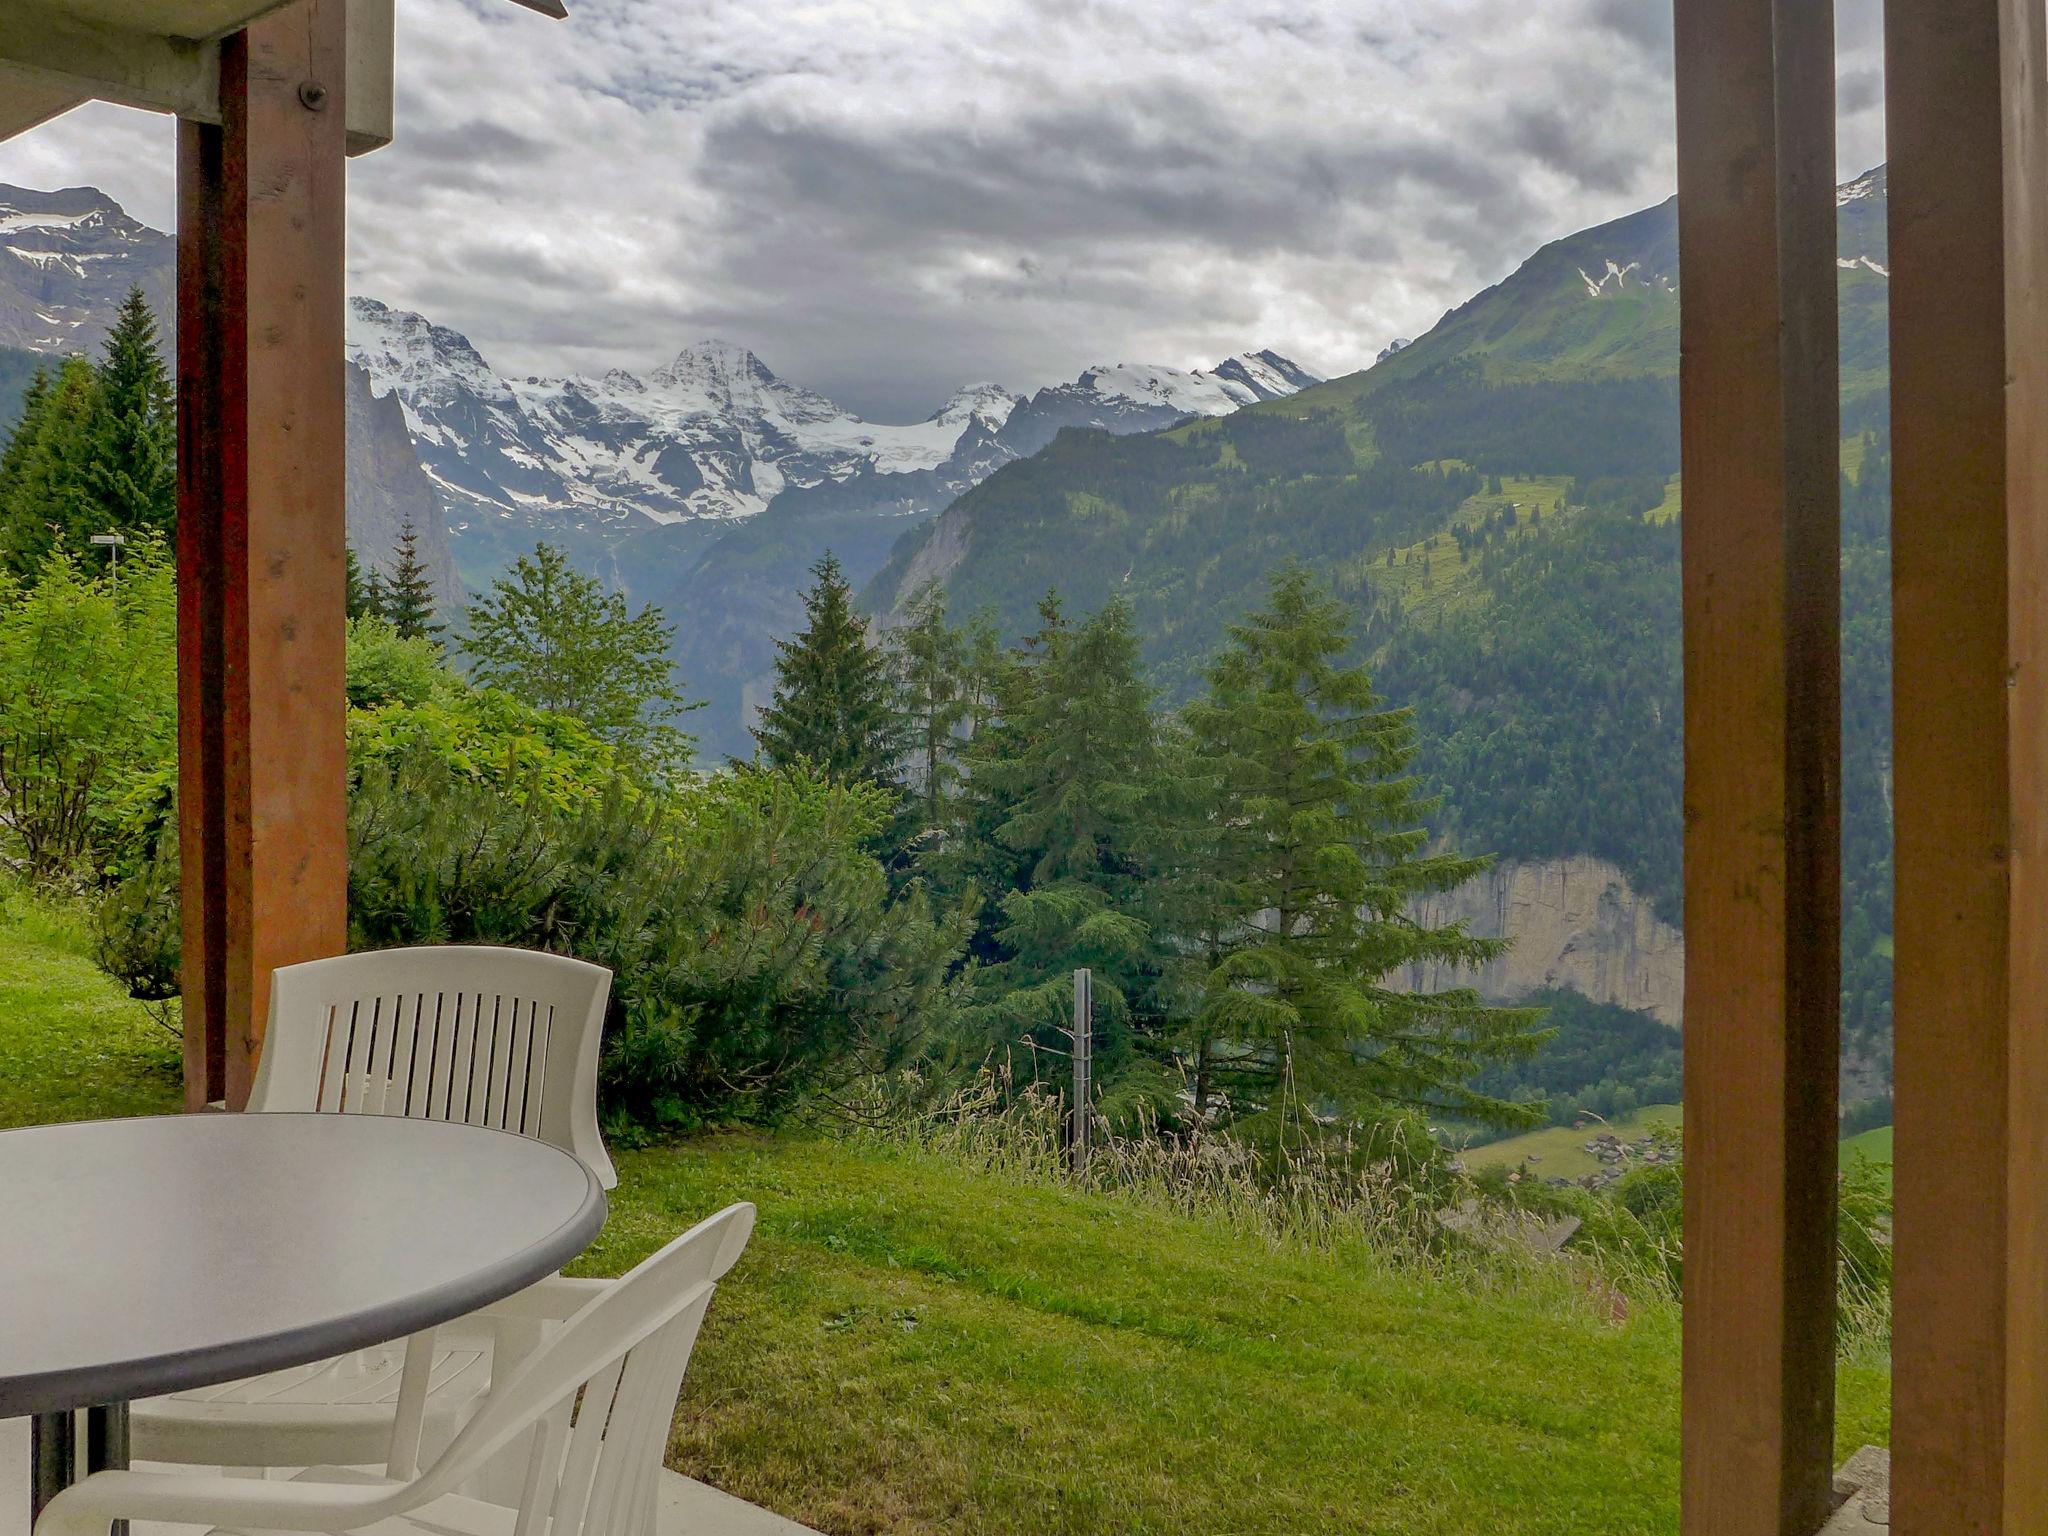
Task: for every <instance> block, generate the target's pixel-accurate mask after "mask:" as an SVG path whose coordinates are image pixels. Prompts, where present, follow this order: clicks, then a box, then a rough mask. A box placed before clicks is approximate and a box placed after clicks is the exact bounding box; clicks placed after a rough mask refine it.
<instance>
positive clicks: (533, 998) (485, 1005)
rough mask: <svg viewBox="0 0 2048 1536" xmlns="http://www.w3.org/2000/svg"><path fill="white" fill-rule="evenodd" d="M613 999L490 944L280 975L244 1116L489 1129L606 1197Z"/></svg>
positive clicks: (569, 967)
mask: <svg viewBox="0 0 2048 1536" xmlns="http://www.w3.org/2000/svg"><path fill="white" fill-rule="evenodd" d="M610 996H611V973H610V972H609V971H606V970H605V969H604V968H603V967H601V966H595V965H589V964H586V963H585V962H583V961H581V960H572V959H569V958H568V957H566V956H562V955H551V954H545V953H541V952H538V951H533V950H519V949H498V948H491V947H486V946H482V945H441V946H430V947H421V948H414V949H393V950H373V951H368V952H365V953H362V954H355V955H343V956H340V957H338V958H336V959H333V960H313V961H308V962H307V963H305V964H303V965H289V966H284V967H282V968H280V969H279V970H278V971H277V972H276V973H275V974H274V975H273V977H272V981H271V993H270V1023H269V1026H268V1028H267V1030H266V1032H265V1035H264V1043H263V1054H262V1058H261V1060H260V1061H259V1063H258V1065H257V1070H256V1081H255V1084H254V1086H253V1089H252V1091H251V1094H250V1099H249V1107H250V1108H251V1109H252V1110H322V1111H331V1112H339V1113H343V1114H371V1115H410V1116H414V1117H418V1118H426V1119H434V1120H454V1121H464V1122H467V1123H469V1124H471V1125H485V1126H491V1127H493V1128H495V1129H499V1130H506V1131H513V1132H516V1133H517V1134H519V1135H523V1136H532V1137H534V1138H536V1139H538V1140H541V1141H547V1142H551V1143H553V1144H554V1145H556V1146H559V1147H561V1148H563V1149H564V1150H565V1151H569V1152H572V1153H574V1154H575V1155H576V1156H578V1157H580V1158H582V1159H583V1161H584V1162H585V1163H586V1164H587V1165H588V1166H589V1167H590V1168H591V1170H592V1171H593V1172H594V1173H596V1174H597V1176H598V1179H599V1180H600V1182H602V1183H603V1184H604V1185H605V1187H606V1188H610V1187H611V1186H612V1185H614V1184H615V1183H617V1177H616V1175H615V1174H614V1172H613V1170H612V1164H611V1159H610V1157H609V1156H608V1155H607V1154H606V1152H605V1150H604V1141H603V1138H602V1137H601V1136H600V1135H599V1133H598V1129H597V1053H598V1044H599V1040H598V1035H599V1031H600V1030H601V1028H602V1026H603V1021H604V1011H605V1005H606V1003H607V1002H608V1001H609V999H610Z"/></svg>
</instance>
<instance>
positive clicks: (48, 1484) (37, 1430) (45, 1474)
mask: <svg viewBox="0 0 2048 1536" xmlns="http://www.w3.org/2000/svg"><path fill="white" fill-rule="evenodd" d="M77 1454H78V1436H77V1432H76V1430H75V1429H74V1427H73V1425H72V1421H71V1414H70V1411H69V1410H66V1411H64V1412H62V1413H39V1414H37V1415H35V1417H34V1418H33V1419H31V1420H30V1421H29V1485H28V1518H29V1522H30V1524H34V1523H35V1521H36V1520H37V1519H38V1518H39V1517H40V1516H41V1515H42V1513H43V1506H44V1505H45V1504H47V1503H49V1502H50V1500H52V1499H54V1498H55V1497H57V1495H58V1494H60V1493H62V1492H63V1491H64V1490H65V1489H66V1488H68V1487H70V1486H71V1477H72V1462H73V1461H74V1460H75V1459H76V1457H77Z"/></svg>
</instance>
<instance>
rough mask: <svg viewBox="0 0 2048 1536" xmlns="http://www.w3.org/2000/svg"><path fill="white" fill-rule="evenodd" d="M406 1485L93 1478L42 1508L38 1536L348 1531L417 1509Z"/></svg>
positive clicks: (155, 1475)
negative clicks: (121, 1523) (157, 1530)
mask: <svg viewBox="0 0 2048 1536" xmlns="http://www.w3.org/2000/svg"><path fill="white" fill-rule="evenodd" d="M412 1494H413V1488H412V1487H411V1486H408V1485H403V1484H392V1483H371V1484H360V1483H355V1484H346V1483H296V1482H295V1483H273V1482H266V1481H263V1480H260V1479H253V1478H241V1477H193V1476H188V1475H186V1474H185V1473H182V1472H95V1473H94V1474H93V1475H92V1476H90V1477H88V1478H86V1479H85V1480H84V1481H83V1482H79V1483H74V1484H73V1485H72V1486H71V1487H69V1488H66V1489H65V1490H64V1491H63V1492H62V1493H60V1494H58V1495H57V1497H56V1498H54V1499H52V1500H51V1501H50V1502H49V1504H48V1505H47V1506H46V1507H45V1508H44V1510H43V1513H42V1516H41V1518H40V1519H38V1520H37V1521H36V1525H35V1533H34V1536H107V1527H108V1525H109V1523H110V1522H112V1521H115V1520H162V1521H168V1522H170V1523H172V1524H177V1525H208V1526H214V1525H231V1526H242V1527H256V1528H260V1529H269V1530H281V1531H347V1530H353V1529H356V1528H358V1527H361V1526H365V1525H373V1524H375V1523H376V1522H377V1521H379V1520H381V1519H383V1518H385V1516H387V1515H390V1514H395V1513H397V1512H398V1511H399V1510H400V1509H402V1508H405V1507H407V1506H408V1505H409V1504H410V1503H412V1502H414V1500H413V1498H412V1497H410V1496H411V1495H412Z"/></svg>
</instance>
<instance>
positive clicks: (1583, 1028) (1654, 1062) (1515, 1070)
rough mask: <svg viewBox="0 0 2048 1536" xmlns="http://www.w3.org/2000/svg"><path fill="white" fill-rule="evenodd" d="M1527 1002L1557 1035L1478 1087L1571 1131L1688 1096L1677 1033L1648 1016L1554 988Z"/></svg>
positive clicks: (1485, 1076) (1490, 1073) (1483, 1077)
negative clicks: (1541, 1110)
mask: <svg viewBox="0 0 2048 1536" xmlns="http://www.w3.org/2000/svg"><path fill="white" fill-rule="evenodd" d="M1529 1001H1530V1002H1531V1003H1533V1004H1534V1005H1536V1006H1538V1007H1540V1008H1542V1009H1543V1010H1544V1015H1543V1022H1544V1023H1545V1024H1546V1025H1547V1026H1548V1027H1549V1028H1550V1029H1551V1030H1552V1031H1553V1034H1552V1036H1551V1039H1550V1041H1549V1043H1548V1044H1546V1045H1545V1046H1544V1047H1543V1049H1542V1050H1540V1051H1538V1052H1537V1053H1536V1054H1535V1055H1533V1056H1530V1057H1527V1058H1526V1059H1524V1060H1520V1061H1514V1062H1502V1063H1500V1064H1498V1065H1496V1066H1492V1067H1489V1068H1487V1069H1486V1071H1484V1072H1482V1073H1481V1074H1480V1075H1479V1076H1478V1077H1477V1078H1476V1079H1474V1083H1475V1086H1478V1087H1481V1088H1483V1089H1484V1091H1485V1092H1487V1093H1490V1094H1493V1095H1495V1096H1496V1097H1499V1098H1503V1099H1507V1100H1509V1101H1510V1102H1513V1103H1526V1104H1533V1103H1536V1102H1538V1101H1541V1102H1542V1103H1543V1104H1544V1105H1545V1106H1546V1112H1547V1115H1548V1119H1549V1123H1550V1124H1552V1125H1570V1124H1572V1123H1573V1121H1575V1120H1577V1119H1579V1118H1580V1117H1581V1116H1583V1115H1585V1114H1586V1113H1588V1112H1589V1111H1590V1112H1591V1113H1592V1114H1595V1115H1599V1116H1600V1117H1601V1118H1603V1119H1609V1120H1612V1119H1618V1118H1620V1117H1622V1116H1626V1115H1632V1114H1634V1113H1635V1112H1636V1111H1637V1110H1638V1109H1640V1108H1642V1107H1643V1106H1644V1105H1647V1104H1676V1103H1678V1102H1679V1100H1680V1097H1681V1095H1682V1093H1683V1091H1684V1084H1683V1082H1682V1080H1681V1076H1682V1072H1683V1063H1682V1061H1681V1052H1680V1041H1679V1038H1678V1035H1677V1034H1676V1033H1675V1032H1674V1031H1673V1030H1671V1029H1669V1028H1667V1027H1666V1026H1664V1025H1662V1024H1659V1023H1658V1022H1657V1021H1656V1020H1655V1019H1653V1018H1651V1017H1650V1016H1649V1015H1648V1014H1646V1013H1639V1012H1637V1011H1636V1010H1635V1009H1633V1008H1617V1007H1615V1006H1614V1005H1613V1004H1611V1003H1596V1002H1593V1001H1591V1000H1590V999H1588V998H1584V997H1581V996H1580V995H1579V994H1578V993H1576V992H1570V991H1565V990H1562V989H1557V988H1552V989H1549V990H1545V991H1542V992H1538V993H1536V994H1535V995H1534V996H1532V997H1531V998H1530V999H1529Z"/></svg>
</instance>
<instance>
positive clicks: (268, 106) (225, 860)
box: [178, 0, 347, 1108]
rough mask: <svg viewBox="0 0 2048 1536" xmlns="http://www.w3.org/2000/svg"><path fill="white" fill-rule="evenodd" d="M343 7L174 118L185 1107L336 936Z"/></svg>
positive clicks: (329, 10) (339, 886)
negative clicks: (206, 109)
mask: <svg viewBox="0 0 2048 1536" xmlns="http://www.w3.org/2000/svg"><path fill="white" fill-rule="evenodd" d="M345 20H346V3H345V0H296V3H295V4H291V5H288V6H285V7H284V8H282V9H280V10H278V11H275V12H273V13H271V14H270V15H268V16H265V17H264V18H263V19H262V20H260V21H258V22H256V23H254V24H252V25H251V26H250V27H249V28H248V29H247V30H246V31H244V32H241V33H238V34H236V35H235V36H233V37H231V38H229V39H227V40H226V41H225V42H224V43H223V44H222V50H221V81H220V98H221V123H220V125H219V126H218V127H211V126H206V125H202V124H198V123H191V122H185V123H181V124H180V125H179V139H178V183H179V195H178V202H179V230H178V421H179V424H178V434H179V436H178V449H179V453H178V457H179V478H178V582H179V610H178V629H179V634H178V667H179V685H178V689H179V691H178V701H179V785H180V828H179V832H180V842H181V846H182V859H183V880H184V889H183V911H184V925H183V933H184V962H183V968H184V993H185V1038H186V1048H185V1070H186V1102H187V1104H188V1106H189V1107H198V1106H200V1105H203V1104H205V1103H208V1102H211V1101H215V1100H222V1099H224V1100H225V1101H226V1102H227V1104H228V1105H229V1106H230V1107H231V1108H239V1107H241V1105H242V1103H243V1102H244V1101H246V1099H247V1098H248V1093H249V1085H250V1081H251V1078H252V1076H253V1074H254V1070H255V1061H256V1053H257V1051H258V1049H259V1048H260V1045H261V1039H262V1029H263V1020H264V1016H265V1011H266V1008H267V1005H268V994H269V984H270V972H271V970H272V969H273V968H274V967H276V966H279V965H286V964H290V963H292V962H294V961H298V960H309V959H315V958H318V957H319V956H322V955H328V954H334V953H337V952H338V951H339V950H340V949H341V948H342V947H343V943H344V940H345V937H346V926H345V924H346V909H345V902H346V889H347V853H346V848H345V844H344V832H345V822H346V803H345V772H346V769H345V761H344V753H343V710H344V705H343V698H344V695H343V688H344V677H343V662H342V644H343V631H344V621H343V587H344V576H343V571H344V563H345V560H346V544H345V540H346V534H345V529H344V518H345V501H344V495H343V473H344V467H343V443H344V421H343V411H344V403H343V400H344V397H343V361H342V357H343V353H342V347H343V340H342V326H343V304H344V297H343V265H342V263H343V238H344V227H343V174H344V171H343V154H344V145H345V136H346V123H345V113H344V105H345V81H344V79H343V58H344V54H345Z"/></svg>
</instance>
